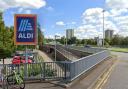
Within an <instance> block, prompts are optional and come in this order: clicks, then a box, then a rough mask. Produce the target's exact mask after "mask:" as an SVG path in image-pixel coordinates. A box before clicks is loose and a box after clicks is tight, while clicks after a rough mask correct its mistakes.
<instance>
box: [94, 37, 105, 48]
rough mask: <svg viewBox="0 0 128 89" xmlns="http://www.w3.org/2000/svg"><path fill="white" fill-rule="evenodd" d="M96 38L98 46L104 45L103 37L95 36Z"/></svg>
mask: <svg viewBox="0 0 128 89" xmlns="http://www.w3.org/2000/svg"><path fill="white" fill-rule="evenodd" d="M94 39H95V41H96V43H97V46H99V47H100V46H102V42H103V40H102V39H100V38H99V37H95V38H94Z"/></svg>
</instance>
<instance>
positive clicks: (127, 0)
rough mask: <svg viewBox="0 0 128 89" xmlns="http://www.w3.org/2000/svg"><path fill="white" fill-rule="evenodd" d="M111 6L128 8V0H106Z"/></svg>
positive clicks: (108, 5)
mask: <svg viewBox="0 0 128 89" xmlns="http://www.w3.org/2000/svg"><path fill="white" fill-rule="evenodd" d="M106 5H107V7H109V8H118V9H119V8H128V0H106Z"/></svg>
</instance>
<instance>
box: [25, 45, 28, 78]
mask: <svg viewBox="0 0 128 89" xmlns="http://www.w3.org/2000/svg"><path fill="white" fill-rule="evenodd" d="M27 64H28V57H27V45H26V48H25V70H24V71H25V77H27Z"/></svg>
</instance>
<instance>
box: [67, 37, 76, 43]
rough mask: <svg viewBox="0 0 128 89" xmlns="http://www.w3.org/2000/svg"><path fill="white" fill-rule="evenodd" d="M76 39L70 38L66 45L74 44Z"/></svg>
mask: <svg viewBox="0 0 128 89" xmlns="http://www.w3.org/2000/svg"><path fill="white" fill-rule="evenodd" d="M76 41H77V39H76V37H72V38H71V39H69V40H68V44H76Z"/></svg>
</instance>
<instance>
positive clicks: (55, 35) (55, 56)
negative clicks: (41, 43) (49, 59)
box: [55, 35, 60, 61]
mask: <svg viewBox="0 0 128 89" xmlns="http://www.w3.org/2000/svg"><path fill="white" fill-rule="evenodd" d="M57 37H60V36H58V35H55V61H56V44H57V42H56V38H57Z"/></svg>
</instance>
